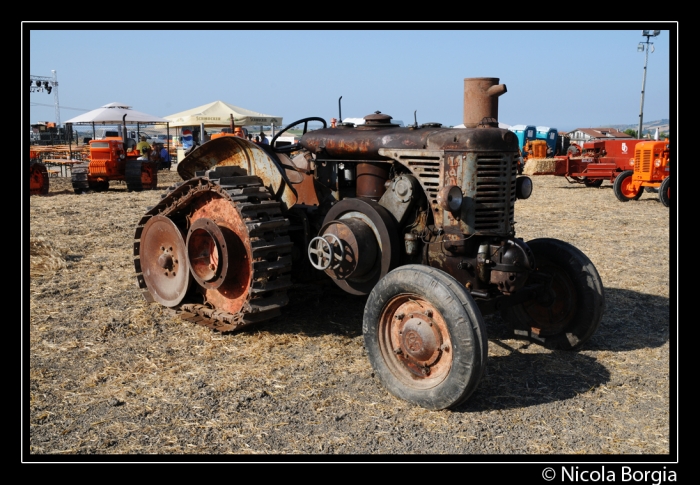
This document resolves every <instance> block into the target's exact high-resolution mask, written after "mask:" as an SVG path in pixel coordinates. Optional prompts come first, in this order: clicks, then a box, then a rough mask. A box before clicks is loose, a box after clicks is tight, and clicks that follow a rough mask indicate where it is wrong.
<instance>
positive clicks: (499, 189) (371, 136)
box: [300, 112, 534, 298]
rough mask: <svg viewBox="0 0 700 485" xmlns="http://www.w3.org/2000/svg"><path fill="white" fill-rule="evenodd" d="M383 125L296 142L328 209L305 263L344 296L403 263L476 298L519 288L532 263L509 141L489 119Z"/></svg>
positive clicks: (386, 119) (375, 119)
mask: <svg viewBox="0 0 700 485" xmlns="http://www.w3.org/2000/svg"><path fill="white" fill-rule="evenodd" d="M391 119H392V118H391V116H388V115H386V114H382V113H380V112H376V113H374V114H371V115H368V116H366V117H365V121H366V123H365V124H364V125H359V126H357V127H355V126H347V125H343V124H341V125H339V126H337V127H336V128H326V129H320V130H315V131H311V132H309V133H307V134H305V135H304V136H303V137H302V138H301V142H300V145H301V147H303V149H305V150H307V151H308V152H309V153H310V154H311V156H312V160H313V166H314V170H315V178H316V182H317V183H318V184H319V185H321V186H322V188H323V189H325V190H326V191H327V192H328V194H329V196H330V197H328V198H329V199H330V200H331V201H332V205H331V206H330V208H329V209H328V211H327V212H326V213H325V217H324V218H323V222H322V224H321V228H320V230H319V232H318V235H317V236H316V237H315V238H314V239H313V240H312V241H311V243H310V244H309V247H308V254H309V258H310V261H311V264H312V265H313V266H314V267H315V268H317V269H320V270H322V271H324V272H325V273H326V274H328V276H330V277H331V278H332V279H333V280H334V281H335V282H336V283H337V284H338V285H339V286H340V287H341V288H343V289H344V290H346V291H348V292H349V293H353V294H367V293H369V291H371V289H372V288H373V287H374V285H375V284H376V282H377V281H378V280H379V279H380V278H382V277H383V276H384V275H385V274H386V273H387V272H388V271H389V270H390V269H393V268H394V267H396V266H398V265H403V264H409V263H418V264H425V265H429V266H433V267H436V268H439V269H441V270H443V271H445V272H446V273H448V274H450V275H452V276H454V277H455V278H456V279H457V280H458V281H460V282H461V283H462V284H463V285H465V286H466V288H468V289H469V291H470V292H471V293H472V295H473V296H475V297H482V298H488V297H491V296H495V295H496V294H498V293H502V294H505V295H509V294H511V293H513V292H515V291H517V290H518V289H520V288H522V287H523V286H524V285H525V282H526V280H527V277H528V274H529V273H530V271H532V269H533V268H534V260H533V257H532V255H531V253H530V252H529V249H528V247H527V245H526V244H524V243H523V242H522V241H521V240H519V239H516V238H515V237H514V236H515V230H514V220H513V214H514V206H515V201H516V199H518V198H526V197H528V196H529V195H530V192H531V187H532V183H531V181H530V179H528V178H527V177H518V176H517V161H518V156H519V153H518V142H517V138H516V136H515V134H514V133H512V132H511V131H509V130H504V129H499V128H497V127H494V126H492V125H493V124H494V123H493V121H491V120H489V119H486V120H485V121H484V122H483V123H482V124H481V125H480V126H477V127H475V128H467V129H455V128H442V126H441V125H440V124H439V123H425V124H422V125H414V126H410V127H406V128H404V127H399V126H397V125H394V124H392V123H391Z"/></svg>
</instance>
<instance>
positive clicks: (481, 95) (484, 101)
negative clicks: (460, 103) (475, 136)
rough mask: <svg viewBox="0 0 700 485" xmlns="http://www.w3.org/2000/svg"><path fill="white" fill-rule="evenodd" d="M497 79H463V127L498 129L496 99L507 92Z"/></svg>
mask: <svg viewBox="0 0 700 485" xmlns="http://www.w3.org/2000/svg"><path fill="white" fill-rule="evenodd" d="M498 80H499V79H498V78H497V77H472V78H464V116H463V121H464V126H465V127H466V128H476V127H477V126H480V125H481V126H494V127H496V128H497V127H498V97H499V96H501V95H502V94H505V93H506V92H507V89H506V85H505V84H498Z"/></svg>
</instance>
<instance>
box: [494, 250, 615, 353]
mask: <svg viewBox="0 0 700 485" xmlns="http://www.w3.org/2000/svg"><path fill="white" fill-rule="evenodd" d="M527 245H528V246H529V247H530V249H531V250H532V252H533V254H534V256H535V264H536V267H537V269H536V271H541V272H543V273H546V274H550V275H552V276H553V281H552V290H553V292H552V294H551V296H552V298H553V301H552V302H551V305H548V304H546V303H544V302H540V301H538V300H532V301H528V302H524V303H520V304H518V305H514V306H508V307H505V308H504V309H503V310H502V311H501V316H502V317H503V318H504V319H505V320H506V321H507V322H508V323H509V324H510V325H511V327H512V329H513V330H514V331H515V333H516V335H519V336H524V337H527V338H529V339H530V340H532V341H533V342H537V343H539V344H542V345H543V346H544V347H546V348H549V349H561V350H573V349H577V348H579V347H581V345H583V344H584V343H585V342H587V341H588V340H589V339H590V338H591V337H592V336H593V334H594V333H595V331H596V329H597V328H598V325H599V324H600V320H601V319H602V317H603V313H604V311H605V293H604V289H603V281H602V280H601V278H600V275H599V274H598V271H597V270H596V268H595V266H594V265H593V263H592V262H591V260H590V259H588V257H587V256H586V255H585V254H584V253H583V252H581V251H580V250H579V249H578V248H576V247H574V246H572V245H571V244H569V243H567V242H564V241H560V240H558V239H550V238H542V239H534V240H532V241H529V242H528V243H527Z"/></svg>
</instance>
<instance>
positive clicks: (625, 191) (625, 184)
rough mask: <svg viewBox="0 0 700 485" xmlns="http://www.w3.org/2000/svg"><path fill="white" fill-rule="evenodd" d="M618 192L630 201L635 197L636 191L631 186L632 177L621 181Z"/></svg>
mask: <svg viewBox="0 0 700 485" xmlns="http://www.w3.org/2000/svg"><path fill="white" fill-rule="evenodd" d="M620 192H622V195H624V196H625V197H627V198H628V199H631V198H633V197H634V196H635V195H637V191H636V190H635V187H634V185H633V184H632V177H625V178H624V179H623V180H622V183H621V184H620Z"/></svg>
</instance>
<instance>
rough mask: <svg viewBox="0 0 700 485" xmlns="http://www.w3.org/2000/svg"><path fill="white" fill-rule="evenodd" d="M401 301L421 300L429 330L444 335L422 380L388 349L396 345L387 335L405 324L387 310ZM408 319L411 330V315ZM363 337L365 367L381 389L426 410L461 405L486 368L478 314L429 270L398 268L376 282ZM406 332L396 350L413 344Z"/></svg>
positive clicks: (467, 298)
mask: <svg viewBox="0 0 700 485" xmlns="http://www.w3.org/2000/svg"><path fill="white" fill-rule="evenodd" d="M402 300H406V301H410V302H411V304H414V303H415V302H416V301H418V302H421V300H422V305H421V308H424V307H431V309H433V313H432V317H433V318H434V320H433V321H434V322H435V323H434V324H433V321H431V323H430V327H429V328H430V329H431V331H433V330H432V329H434V328H436V329H437V330H436V331H438V332H441V333H442V335H443V339H442V340H439V339H438V344H441V346H439V351H436V352H435V353H433V354H432V355H437V357H434V358H435V359H436V360H435V361H434V362H431V363H430V369H431V372H429V373H428V374H427V375H423V376H421V375H418V374H417V373H415V370H413V371H412V370H411V369H410V368H409V367H408V366H407V365H406V363H405V360H402V359H401V358H400V357H399V356H398V354H397V353H396V352H395V351H392V350H394V349H392V348H390V347H393V345H392V344H394V343H395V341H392V340H391V338H390V337H388V335H391V332H392V331H393V332H394V333H397V332H398V330H399V328H403V329H404V330H406V329H407V328H408V324H407V325H406V326H404V327H400V326H401V325H403V323H402V322H401V318H402V317H406V315H403V314H401V311H402V308H405V307H403V306H392V305H393V304H394V302H397V301H402ZM394 310H395V311H396V312H395V311H394ZM426 314H427V312H426ZM408 317H409V321H408V323H409V324H410V321H411V319H412V317H411V314H410V313H409V314H408ZM380 320H383V321H384V322H388V325H387V324H385V323H382V322H381V321H380ZM422 328H423V329H426V327H425V326H424V327H422ZM362 332H363V335H364V340H365V347H366V349H367V354H368V356H369V360H370V363H371V364H372V367H373V368H374V371H375V375H376V376H377V378H378V379H379V381H380V382H381V383H382V384H383V385H384V387H385V388H386V389H387V390H388V391H389V392H390V393H391V394H393V395H394V396H396V397H398V398H400V399H403V400H405V401H408V402H410V403H413V404H416V405H419V406H422V407H424V408H427V409H445V408H451V407H454V406H457V405H458V404H460V403H462V402H464V401H465V400H466V399H467V398H468V397H469V396H470V395H471V394H472V393H473V392H474V390H475V389H476V388H477V386H478V384H479V382H480V380H481V378H482V376H483V373H484V369H485V367H486V359H487V357H488V340H487V337H486V325H485V323H484V320H483V317H482V315H481V312H480V311H479V308H478V307H477V305H476V303H475V302H474V300H473V299H472V297H471V295H470V294H469V293H468V292H467V290H466V289H465V288H464V286H463V285H461V284H460V283H459V282H458V281H457V280H456V279H454V278H453V277H452V276H450V275H448V274H447V273H445V272H443V271H440V270H438V269H436V268H432V267H429V266H424V265H415V264H409V265H405V266H401V267H399V268H396V269H394V270H393V271H390V272H389V273H388V274H387V275H386V276H384V277H383V278H382V279H381V280H379V282H378V283H377V285H376V286H375V287H374V289H373V290H372V292H371V293H370V295H369V297H368V299H367V303H366V304H365V311H364V317H363V324H362ZM410 332H411V331H410V330H409V331H406V335H403V336H402V337H401V338H403V340H400V339H397V340H398V342H396V345H398V346H399V347H400V346H402V345H403V343H405V342H413V341H412V340H411V335H410ZM418 341H419V342H420V347H419V349H420V350H421V351H422V349H424V348H428V347H429V345H425V344H424V341H426V342H427V341H428V340H427V339H420V340H418ZM446 341H447V342H449V345H448V343H447V342H446ZM387 343H388V344H389V345H387ZM409 345H410V343H409ZM436 345H437V344H436ZM404 354H405V353H404ZM409 357H410V356H409ZM431 358H433V357H431ZM433 369H434V372H433Z"/></svg>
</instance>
